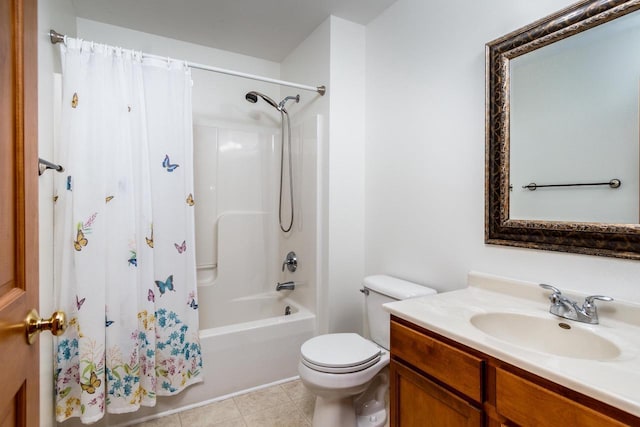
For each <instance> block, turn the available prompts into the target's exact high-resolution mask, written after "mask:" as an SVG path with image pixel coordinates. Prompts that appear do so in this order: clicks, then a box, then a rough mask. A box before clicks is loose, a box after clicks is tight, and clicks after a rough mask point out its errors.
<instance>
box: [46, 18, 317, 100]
mask: <svg viewBox="0 0 640 427" xmlns="http://www.w3.org/2000/svg"><path fill="white" fill-rule="evenodd" d="M49 38H50V40H51V43H52V44H57V43H66V40H67V36H66V35H64V34H60V33H58V32H57V31H56V30H49ZM142 57H143V58H152V59H166V57H163V56H159V55H152V54H149V53H143V54H142ZM184 62H185V64H186V65H187V66H188V67H190V68H197V69H199V70H206V71H213V72H214V73H220V74H228V75H230V76H236V77H242V78H245V79H251V80H258V81H261V82H267V83H273V84H277V85H282V86H289V87H295V88H297V89H304V90H310V91H312V92H318V93H319V94H320V95H321V96H324V94H325V93H326V91H327V88H326V87H325V86H324V85H322V86H308V85H303V84H299V83H293V82H287V81H284V80H278V79H272V78H270V77H264V76H258V75H255V74H248V73H243V72H241V71H234V70H227V69H225V68H218V67H211V66H209V65H204V64H198V63H196V62H190V61H184Z"/></svg>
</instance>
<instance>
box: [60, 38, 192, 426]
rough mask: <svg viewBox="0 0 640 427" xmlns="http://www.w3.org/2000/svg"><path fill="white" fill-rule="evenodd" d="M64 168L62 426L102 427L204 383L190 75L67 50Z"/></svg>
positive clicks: (72, 46) (120, 53)
mask: <svg viewBox="0 0 640 427" xmlns="http://www.w3.org/2000/svg"><path fill="white" fill-rule="evenodd" d="M61 58H62V71H63V77H62V91H63V94H62V102H63V105H62V117H61V122H62V123H61V135H60V143H59V144H58V146H57V153H56V158H57V161H58V162H60V163H61V164H62V165H64V167H65V173H64V174H60V175H61V177H60V178H58V179H57V181H56V184H55V196H54V200H55V211H54V215H55V221H54V224H55V225H54V234H55V286H56V298H57V304H58V307H60V308H61V309H63V310H65V311H66V313H67V315H68V318H69V327H68V329H67V330H66V331H65V333H64V334H63V335H62V336H60V337H58V338H57V339H56V344H55V353H56V354H55V358H54V360H55V369H54V381H55V394H56V419H57V420H58V421H63V420H65V419H68V418H70V417H80V419H81V421H82V422H83V423H92V422H95V421H98V420H99V419H101V418H102V417H103V416H104V413H105V411H106V412H109V413H124V412H131V411H135V410H137V409H138V408H139V407H140V406H141V405H144V406H153V405H155V401H156V397H157V396H166V395H173V394H176V393H179V392H180V391H181V390H183V389H184V388H185V387H187V386H189V385H191V384H194V383H196V382H200V381H202V378H201V372H202V355H201V350H200V343H199V338H198V303H197V293H196V270H195V253H194V248H195V235H194V212H193V206H194V198H193V140H192V139H193V138H192V123H191V120H192V118H191V75H190V71H189V69H188V68H187V67H186V66H185V64H184V63H182V62H179V61H169V60H167V61H150V60H146V59H144V60H143V59H142V58H141V55H140V54H139V53H135V52H132V51H127V50H122V49H118V48H113V47H109V46H105V45H97V44H93V43H88V42H83V41H81V40H76V39H67V43H66V46H65V45H63V46H62V47H61Z"/></svg>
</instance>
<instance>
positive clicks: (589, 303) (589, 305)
mask: <svg viewBox="0 0 640 427" xmlns="http://www.w3.org/2000/svg"><path fill="white" fill-rule="evenodd" d="M594 300H600V301H613V298H611V297H608V296H605V295H591V296H588V297H586V298H585V299H584V304H583V305H582V308H583V309H584V310H593V309H595V308H596V306H595V304H594V302H593V301H594Z"/></svg>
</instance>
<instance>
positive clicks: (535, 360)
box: [385, 272, 640, 416]
mask: <svg viewBox="0 0 640 427" xmlns="http://www.w3.org/2000/svg"><path fill="white" fill-rule="evenodd" d="M468 280H469V282H468V283H469V287H467V288H465V289H461V290H457V291H452V292H446V293H442V294H438V295H434V296H430V297H424V298H416V299H413V300H407V301H399V302H395V303H390V304H385V308H387V309H388V310H389V312H391V314H394V315H396V316H398V317H400V318H403V319H406V320H408V321H410V322H413V323H415V324H417V325H419V326H423V327H425V328H428V329H429V330H432V331H434V332H436V333H439V334H441V335H443V336H445V337H447V338H451V339H453V340H455V341H457V342H459V343H461V344H464V345H467V346H469V347H471V348H474V349H477V350H479V351H482V352H483V353H486V354H488V355H490V356H493V357H496V358H498V359H500V360H502V361H505V362H507V363H510V364H512V365H514V366H516V367H519V368H522V369H524V370H527V371H529V372H532V373H534V374H536V375H539V376H540V377H542V378H546V379H548V380H551V381H554V382H556V383H558V384H560V385H563V386H565V387H568V388H570V389H573V390H576V391H578V392H580V393H583V394H585V395H587V396H591V397H593V398H595V399H598V400H601V401H603V402H605V403H608V404H609V405H612V406H614V407H617V408H620V409H622V410H623V411H627V412H629V413H631V414H633V415H636V416H639V415H640V391H639V390H638V387H637V384H638V382H639V381H640V357H639V356H640V322H639V321H638V319H639V318H640V305H638V304H628V303H624V302H620V301H613V302H599V301H597V302H596V303H597V305H598V307H599V310H598V311H599V317H600V324H598V325H589V324H586V323H579V322H575V321H571V320H565V319H562V318H560V317H557V316H554V315H552V314H550V313H549V307H550V303H549V300H548V296H549V295H550V292H549V291H548V290H544V289H542V288H540V287H539V286H538V284H537V283H531V282H524V281H521V280H514V279H508V278H503V277H498V276H493V275H488V274H482V273H476V272H471V273H469V278H468ZM558 287H559V288H562V286H560V285H559V284H558ZM562 291H563V294H565V295H566V294H568V296H570V298H572V299H575V300H576V301H579V302H581V301H582V299H583V298H584V297H585V296H586V295H584V294H580V293H572V292H567V291H565V290H564V289H562ZM496 313H497V314H498V315H501V316H503V317H502V318H504V319H507V320H506V322H509V320H508V319H516V320H517V319H528V321H535V322H536V325H544V324H545V323H548V322H550V321H555V322H554V331H560V333H564V334H579V335H580V336H582V337H586V338H587V339H589V337H592V338H594V339H593V341H591V342H589V341H587V343H586V344H584V345H586V347H582V348H564V349H563V348H562V347H561V346H559V345H558V347H560V348H557V349H556V348H555V346H554V345H553V343H552V340H553V339H554V336H556V339H558V338H557V332H556V334H547V336H546V337H542V338H541V339H540V340H538V341H537V342H536V341H535V337H536V335H539V334H535V332H536V331H535V330H534V329H533V328H531V327H529V328H528V329H527V330H525V331H520V332H521V333H520V334H519V335H520V336H521V337H522V338H523V339H524V338H525V337H528V338H530V340H529V341H528V342H523V341H522V340H521V341H520V344H518V343H516V342H513V341H515V340H504V339H500V338H498V337H497V336H494V335H491V334H490V333H486V332H483V330H482V329H481V328H485V330H486V328H487V326H483V325H480V324H479V322H478V320H479V319H481V316H487V315H488V314H496ZM510 316H511V317H510ZM485 319H489V318H488V317H485ZM489 320H491V319H489ZM474 323H475V324H476V325H478V327H476V326H474ZM504 323H505V322H503V325H501V327H500V331H505V330H507V329H508V328H514V327H516V328H517V326H514V325H513V324H504ZM556 323H563V324H565V326H566V325H569V326H570V330H565V329H564V328H563V329H560V328H557V327H555V324H556ZM489 326H491V325H489ZM569 339H577V341H576V343H577V344H581V343H584V340H583V339H582V338H581V337H577V338H576V337H575V335H572V338H570V337H567V340H569ZM597 341H601V342H602V343H603V344H604V343H606V344H607V346H608V347H609V346H612V347H610V348H607V347H603V346H598V344H597ZM589 344H592V345H593V346H594V348H593V349H592V350H593V351H590V348H589ZM536 346H540V348H538V347H536ZM567 350H568V351H567ZM596 351H598V352H599V353H600V354H598V353H597V352H596Z"/></svg>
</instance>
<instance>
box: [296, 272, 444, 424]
mask: <svg viewBox="0 0 640 427" xmlns="http://www.w3.org/2000/svg"><path fill="white" fill-rule="evenodd" d="M362 293H363V294H364V295H365V309H366V310H365V311H366V313H367V323H368V325H369V331H370V334H371V337H372V339H373V341H371V340H368V339H365V338H364V337H362V336H360V335H358V334H355V333H339V334H326V335H320V336H317V337H314V338H311V339H310V340H308V341H306V342H305V343H304V344H302V346H301V348H300V362H299V364H298V373H299V374H300V379H301V380H302V382H303V384H304V385H305V386H306V387H307V388H308V389H309V391H310V392H311V393H313V394H314V395H315V396H316V402H315V409H314V414H313V426H314V427H334V426H336V427H337V426H339V427H356V426H357V427H382V426H384V425H385V422H386V419H387V413H386V409H385V395H386V392H387V390H388V385H389V379H388V378H389V376H388V369H387V367H388V365H389V358H390V356H389V314H388V313H387V312H386V311H384V309H383V308H382V304H384V303H386V302H391V301H397V300H401V299H407V298H414V297H418V296H423V295H429V294H435V293H436V292H435V291H434V290H433V289H431V288H427V287H425V286H421V285H417V284H415V283H410V282H406V281H404V280H401V279H396V278H393V277H390V276H382V275H378V276H369V277H367V278H365V280H364V289H362ZM374 341H375V342H374Z"/></svg>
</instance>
